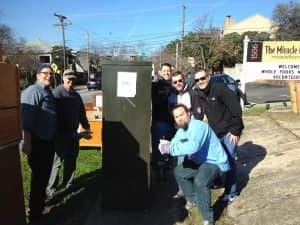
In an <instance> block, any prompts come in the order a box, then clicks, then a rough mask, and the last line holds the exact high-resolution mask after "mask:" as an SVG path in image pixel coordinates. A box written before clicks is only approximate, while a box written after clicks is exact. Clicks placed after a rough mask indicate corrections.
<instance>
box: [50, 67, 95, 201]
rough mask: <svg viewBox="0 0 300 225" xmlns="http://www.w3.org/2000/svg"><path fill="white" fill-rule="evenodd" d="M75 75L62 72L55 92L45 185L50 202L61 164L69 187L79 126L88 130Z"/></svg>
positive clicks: (77, 147)
mask: <svg viewBox="0 0 300 225" xmlns="http://www.w3.org/2000/svg"><path fill="white" fill-rule="evenodd" d="M75 80H76V75H75V72H74V71H73V70H71V69H67V70H65V71H64V73H63V84H61V85H60V86H58V87H57V88H55V89H54V91H53V95H54V97H55V100H56V106H57V119H58V129H57V136H56V138H55V156H54V160H53V166H52V171H51V175H50V179H49V182H48V186H47V190H46V192H47V199H48V200H51V198H53V197H54V194H55V192H56V187H57V185H58V183H59V176H58V174H59V173H58V172H59V169H60V167H61V165H62V163H64V171H63V187H64V188H69V187H70V186H71V185H72V182H73V180H74V177H75V170H76V159H77V156H78V151H79V138H78V133H77V129H78V126H79V123H80V124H81V125H82V127H83V128H84V129H86V130H89V129H90V125H89V123H88V120H87V117H86V113H85V109H84V105H83V102H82V99H81V97H80V95H79V94H78V92H77V91H75V89H74V84H75Z"/></svg>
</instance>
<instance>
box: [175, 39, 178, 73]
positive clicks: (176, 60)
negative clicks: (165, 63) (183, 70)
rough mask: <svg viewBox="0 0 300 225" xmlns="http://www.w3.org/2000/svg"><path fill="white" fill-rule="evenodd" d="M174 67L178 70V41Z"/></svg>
mask: <svg viewBox="0 0 300 225" xmlns="http://www.w3.org/2000/svg"><path fill="white" fill-rule="evenodd" d="M175 67H176V70H178V42H177V43H176V55H175Z"/></svg>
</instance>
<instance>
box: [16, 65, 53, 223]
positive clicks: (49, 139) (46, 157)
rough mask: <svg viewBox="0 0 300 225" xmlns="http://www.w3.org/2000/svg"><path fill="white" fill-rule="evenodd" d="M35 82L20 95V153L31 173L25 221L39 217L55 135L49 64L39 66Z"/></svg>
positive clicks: (43, 201) (41, 211)
mask: <svg viewBox="0 0 300 225" xmlns="http://www.w3.org/2000/svg"><path fill="white" fill-rule="evenodd" d="M36 78H37V81H36V83H35V84H33V85H30V86H29V87H28V88H26V89H25V90H24V91H23V92H22V96H21V109H22V114H21V116H22V128H23V131H24V142H23V145H21V149H22V151H23V152H24V153H25V154H27V156H28V164H29V166H30V169H31V184H30V198H29V209H30V211H29V221H30V222H35V221H37V220H39V219H40V218H41V217H42V214H43V211H44V203H45V190H46V187H47V183H48V180H49V176H50V172H51V166H52V161H53V156H54V145H53V141H54V134H55V131H56V121H57V115H56V109H55V100H54V97H53V95H52V92H51V90H50V86H51V84H52V81H53V71H52V69H51V67H50V65H49V64H41V65H40V66H39V67H38V69H37V73H36Z"/></svg>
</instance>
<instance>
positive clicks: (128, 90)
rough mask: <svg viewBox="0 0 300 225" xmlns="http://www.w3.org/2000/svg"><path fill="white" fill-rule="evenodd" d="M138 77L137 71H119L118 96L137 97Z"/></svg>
mask: <svg viewBox="0 0 300 225" xmlns="http://www.w3.org/2000/svg"><path fill="white" fill-rule="evenodd" d="M136 78H137V74H136V73H135V72H118V78H117V79H118V80H117V96H118V97H131V98H132V97H135V95H136Z"/></svg>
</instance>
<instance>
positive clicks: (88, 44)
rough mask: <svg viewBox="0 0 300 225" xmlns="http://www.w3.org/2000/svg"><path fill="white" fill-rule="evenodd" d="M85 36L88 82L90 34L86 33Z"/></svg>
mask: <svg viewBox="0 0 300 225" xmlns="http://www.w3.org/2000/svg"><path fill="white" fill-rule="evenodd" d="M86 36H87V67H88V68H87V71H88V80H90V33H89V32H88V31H87V32H86Z"/></svg>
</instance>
